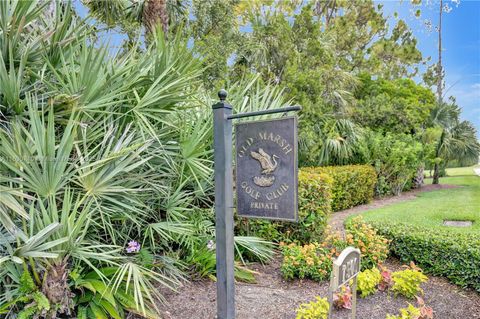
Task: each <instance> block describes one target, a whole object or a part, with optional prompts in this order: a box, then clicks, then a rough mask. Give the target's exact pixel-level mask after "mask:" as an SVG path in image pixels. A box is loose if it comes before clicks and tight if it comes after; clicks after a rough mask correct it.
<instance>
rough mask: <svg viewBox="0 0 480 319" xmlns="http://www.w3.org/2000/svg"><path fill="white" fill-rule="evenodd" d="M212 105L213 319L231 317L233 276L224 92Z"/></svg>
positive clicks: (228, 132)
mask: <svg viewBox="0 0 480 319" xmlns="http://www.w3.org/2000/svg"><path fill="white" fill-rule="evenodd" d="M218 97H219V98H220V102H218V103H216V104H214V105H213V106H212V108H213V145H214V150H215V151H214V161H215V165H214V168H215V241H216V244H215V245H216V254H217V319H234V318H235V276H234V261H233V254H234V243H233V196H232V122H231V121H229V120H228V116H230V115H231V114H232V106H231V105H230V104H228V103H227V102H226V101H225V99H226V98H227V92H226V91H220V92H218Z"/></svg>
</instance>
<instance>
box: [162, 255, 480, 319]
mask: <svg viewBox="0 0 480 319" xmlns="http://www.w3.org/2000/svg"><path fill="white" fill-rule="evenodd" d="M386 266H387V267H388V268H390V269H392V270H397V269H399V268H400V266H401V265H400V264H399V263H398V262H397V261H396V260H395V259H390V260H388V261H387V263H386ZM252 269H254V270H255V271H257V272H258V275H257V283H256V284H245V283H237V284H236V314H237V318H238V319H291V318H295V309H296V308H297V307H298V306H299V305H300V304H301V303H304V302H308V301H311V300H313V299H314V298H315V296H321V297H326V296H327V291H328V282H326V281H325V282H320V283H319V282H314V281H311V280H294V281H285V280H284V279H283V278H282V277H281V274H280V258H279V257H277V258H276V259H275V261H274V262H272V263H270V264H269V265H266V266H262V265H255V266H254V267H252ZM422 288H423V289H424V291H425V295H424V299H425V302H426V303H427V305H429V306H431V307H432V308H433V310H434V315H435V318H437V319H480V295H479V294H477V293H476V292H474V291H466V290H463V289H461V288H459V287H457V286H455V285H453V284H450V283H449V282H448V281H447V280H445V279H444V278H439V277H429V281H428V282H427V283H425V284H423V285H422ZM215 294H216V290H215V283H214V282H212V281H209V280H204V281H197V282H191V283H187V284H186V285H185V286H184V287H183V288H181V289H180V290H179V292H178V293H168V294H167V295H166V299H167V301H168V302H169V304H168V306H164V308H163V316H164V318H165V319H213V318H215V311H216V303H215V301H216V296H215ZM357 300H358V301H357V318H359V319H385V316H386V315H387V314H388V313H390V314H398V309H399V308H404V307H406V306H407V305H408V302H412V303H414V302H413V301H410V300H407V299H405V298H403V297H394V296H393V294H391V293H390V294H388V293H385V292H377V293H376V294H374V295H372V296H368V297H366V298H358V299H357ZM349 314H350V313H349V311H348V310H335V311H334V313H333V318H336V319H339V318H349Z"/></svg>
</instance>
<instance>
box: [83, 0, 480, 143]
mask: <svg viewBox="0 0 480 319" xmlns="http://www.w3.org/2000/svg"><path fill="white" fill-rule="evenodd" d="M423 1H424V2H430V3H432V4H431V5H429V6H423V7H421V10H422V16H421V18H420V19H417V18H415V16H414V15H413V12H412V8H413V7H412V6H411V5H410V0H403V1H401V0H383V1H375V2H376V3H381V4H383V5H384V9H383V11H384V14H385V15H386V16H389V17H390V18H389V20H390V23H391V25H392V26H393V25H394V24H395V18H394V15H393V13H394V12H398V18H400V19H403V20H405V21H406V22H407V23H408V24H409V26H410V27H411V28H412V30H413V32H414V34H415V37H416V38H417V39H418V47H419V49H420V50H421V51H422V53H423V55H424V57H428V56H431V57H432V61H436V60H437V58H438V54H437V47H438V34H437V33H436V32H435V31H433V32H428V31H427V29H426V27H425V26H424V23H423V21H424V20H425V19H429V20H430V21H431V22H432V23H433V25H434V26H436V25H437V23H438V6H437V5H436V3H438V0H423ZM445 3H447V4H448V5H449V6H450V7H451V8H452V10H451V12H450V13H445V14H444V15H443V32H442V33H443V40H442V41H443V45H442V47H443V64H444V68H445V72H446V90H447V91H446V92H447V93H446V94H447V96H449V95H453V96H455V97H456V98H457V103H458V104H459V105H460V106H461V107H462V108H463V113H462V118H463V119H466V120H470V121H472V122H473V123H474V124H475V126H476V128H477V132H478V136H479V137H480V0H461V1H460V4H459V5H458V6H457V5H456V4H455V2H452V1H451V0H445ZM75 7H76V9H77V11H78V12H79V14H80V15H81V16H82V17H85V16H86V15H87V10H86V9H85V8H84V7H83V6H82V5H81V3H80V1H75ZM106 37H110V36H109V35H106ZM110 42H112V44H114V45H115V44H117V45H118V43H119V42H121V37H120V36H119V35H118V34H115V35H113V37H112V38H111V40H110ZM417 80H418V79H417Z"/></svg>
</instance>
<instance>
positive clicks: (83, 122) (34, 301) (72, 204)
mask: <svg viewBox="0 0 480 319" xmlns="http://www.w3.org/2000/svg"><path fill="white" fill-rule="evenodd" d="M52 12H53V14H52ZM0 16H1V21H2V23H1V24H0V27H1V37H0V39H1V40H0V48H1V55H0V69H1V70H2V72H0V73H1V76H0V77H1V79H0V81H1V85H0V111H1V116H2V126H1V129H0V158H1V159H2V161H1V163H0V192H1V196H0V263H1V271H0V287H1V289H0V291H1V294H0V305H1V306H0V313H2V316H5V317H7V318H9V317H12V316H16V315H18V316H21V317H22V318H31V317H38V316H46V317H49V318H53V317H56V316H57V317H58V316H67V317H73V316H75V317H78V318H87V317H89V318H104V317H105V318H106V317H108V316H109V317H113V318H121V317H124V316H125V314H126V313H127V312H131V313H136V314H139V315H142V316H144V317H149V318H156V317H158V313H157V305H158V303H159V302H161V301H162V296H161V295H160V293H159V291H160V290H158V289H157V287H164V288H167V289H175V287H177V286H178V285H179V284H180V283H181V282H182V281H183V280H184V278H185V277H186V274H187V271H188V267H187V266H189V265H192V264H193V265H197V266H198V265H199V264H200V265H201V266H202V267H206V265H208V264H209V263H210V264H211V258H212V256H213V258H214V254H215V253H214V246H213V247H210V246H208V243H209V241H213V242H214V240H215V234H214V228H213V222H212V219H211V215H212V213H211V209H210V208H207V207H211V202H212V196H211V195H212V185H211V180H212V179H211V176H212V160H211V156H212V151H211V146H210V145H211V144H212V143H211V138H212V137H211V121H210V105H211V104H212V101H213V100H211V99H210V97H209V96H207V95H206V94H201V93H198V92H201V91H202V90H200V91H199V90H198V89H199V87H200V86H201V74H202V73H201V72H202V66H201V63H200V61H199V60H198V59H197V58H195V57H194V56H193V54H192V52H191V50H190V49H189V48H188V47H187V45H186V42H185V41H183V40H182V39H181V38H180V37H175V38H172V39H169V41H166V40H165V39H164V36H163V33H162V32H161V31H160V30H157V31H155V32H154V33H152V34H151V41H150V42H149V45H148V46H147V47H146V48H142V47H141V44H140V43H138V44H136V45H135V46H133V47H132V48H131V49H128V50H125V51H122V52H117V53H115V52H114V51H112V50H111V48H110V47H109V46H108V45H106V44H102V43H99V42H96V38H95V29H94V28H93V27H91V26H90V25H88V24H86V23H85V22H84V21H82V20H80V19H78V18H77V17H76V15H75V14H74V12H73V11H72V8H71V6H70V4H69V3H60V2H58V3H56V6H54V7H53V9H52V7H51V6H49V3H48V2H37V1H3V2H1V4H0ZM230 91H231V93H232V94H231V100H232V102H234V103H235V104H236V105H238V106H240V107H239V109H238V111H244V110H255V109H257V108H258V107H259V106H260V105H262V107H266V108H268V107H279V106H281V105H282V104H283V103H285V102H284V99H283V98H282V97H281V90H278V89H275V88H271V87H268V86H267V87H264V86H260V84H259V83H258V81H257V80H256V79H255V78H253V79H250V80H247V81H244V82H241V83H237V84H232V85H231V86H230ZM247 97H251V98H247ZM236 246H237V249H236V252H237V257H238V259H239V260H240V261H242V260H243V259H242V256H244V255H245V256H247V255H248V256H249V260H252V259H259V260H267V259H268V258H270V256H271V252H272V251H271V246H270V245H269V243H267V242H265V241H263V240H260V239H258V238H256V237H238V238H236ZM207 247H210V248H209V249H204V248H207ZM202 251H203V252H205V253H204V256H203V257H201V256H199V253H200V252H202ZM205 256H210V257H208V258H205ZM202 258H203V259H202ZM239 270H240V271H239V272H237V273H238V275H239V276H240V277H241V276H243V277H245V276H246V275H245V271H243V272H242V271H241V267H240V268H239ZM214 274H215V272H214V271H213V272H212V271H210V272H207V273H205V275H214ZM247 277H248V276H247ZM248 278H250V279H251V274H250V277H248Z"/></svg>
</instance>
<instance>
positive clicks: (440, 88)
mask: <svg viewBox="0 0 480 319" xmlns="http://www.w3.org/2000/svg"><path fill="white" fill-rule="evenodd" d="M438 14H439V19H438V64H437V74H438V83H437V98H438V103H442V91H443V67H442V15H443V0H440V10H439V13H438Z"/></svg>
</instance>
